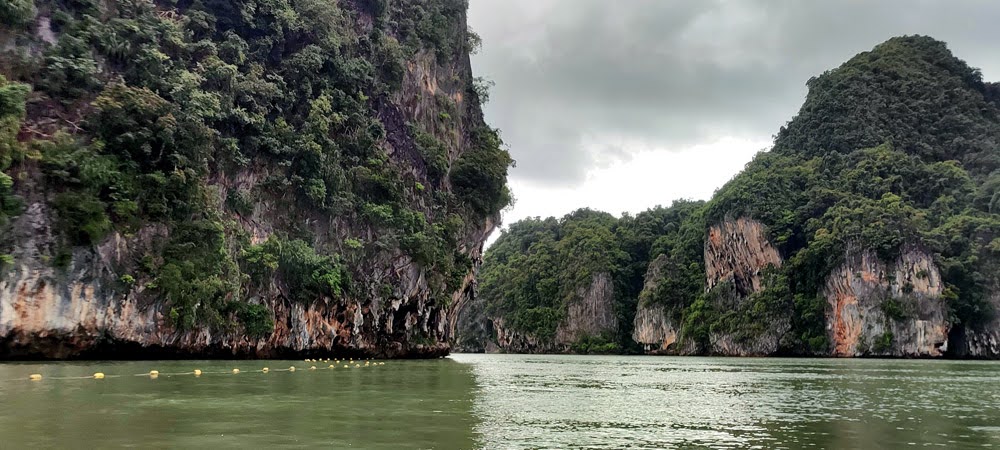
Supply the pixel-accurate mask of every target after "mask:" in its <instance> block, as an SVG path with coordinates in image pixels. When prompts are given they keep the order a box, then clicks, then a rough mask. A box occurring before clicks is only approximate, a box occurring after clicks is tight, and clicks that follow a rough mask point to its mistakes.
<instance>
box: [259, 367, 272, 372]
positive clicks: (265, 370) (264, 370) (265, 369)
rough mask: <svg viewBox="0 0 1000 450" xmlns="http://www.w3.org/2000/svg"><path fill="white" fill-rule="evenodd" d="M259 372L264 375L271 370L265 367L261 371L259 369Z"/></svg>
mask: <svg viewBox="0 0 1000 450" xmlns="http://www.w3.org/2000/svg"><path fill="white" fill-rule="evenodd" d="M260 371H261V372H264V373H268V372H270V371H271V369H268V368H267V367H265V368H263V369H260Z"/></svg>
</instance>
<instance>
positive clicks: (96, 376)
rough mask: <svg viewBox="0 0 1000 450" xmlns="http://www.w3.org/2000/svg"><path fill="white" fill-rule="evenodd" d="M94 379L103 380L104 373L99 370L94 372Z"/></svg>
mask: <svg viewBox="0 0 1000 450" xmlns="http://www.w3.org/2000/svg"><path fill="white" fill-rule="evenodd" d="M94 379H95V380H103V379H104V374H103V373H101V372H97V373H95V374H94Z"/></svg>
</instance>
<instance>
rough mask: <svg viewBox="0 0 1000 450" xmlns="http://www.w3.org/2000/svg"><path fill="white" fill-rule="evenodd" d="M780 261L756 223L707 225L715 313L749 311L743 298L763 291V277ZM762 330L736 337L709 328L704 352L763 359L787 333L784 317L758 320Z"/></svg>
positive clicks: (708, 266) (746, 220) (710, 289)
mask: <svg viewBox="0 0 1000 450" xmlns="http://www.w3.org/2000/svg"><path fill="white" fill-rule="evenodd" d="M781 264H782V259H781V255H779V254H778V251H777V249H775V248H774V246H772V245H771V242H770V240H769V239H768V237H767V233H766V229H765V227H764V225H763V224H761V223H760V222H758V221H756V220H753V219H750V218H746V217H741V218H739V219H736V220H726V221H723V222H721V223H719V224H717V225H713V226H711V227H709V229H708V234H707V237H706V239H705V275H706V280H705V281H706V286H707V287H708V292H709V294H711V295H709V298H710V301H711V302H712V303H713V304H712V306H713V307H714V308H716V309H719V310H741V309H746V308H749V307H750V305H748V304H747V299H748V298H749V297H750V296H751V295H752V294H754V293H757V292H759V291H760V290H761V289H763V288H764V282H763V274H764V271H765V270H766V269H768V268H769V267H775V268H777V267H781ZM757 320H758V321H759V322H760V323H761V327H760V328H761V332H760V333H759V334H757V335H754V336H736V335H734V333H733V332H731V331H724V330H711V331H710V332H709V346H708V348H707V349H704V350H703V351H704V352H707V353H709V354H717V355H725V356H766V355H770V354H773V353H775V352H776V351H777V350H778V345H779V342H780V340H781V337H782V336H783V335H784V334H785V333H786V332H787V331H788V328H789V324H788V319H787V318H786V317H781V316H777V315H763V316H760V315H759V317H757Z"/></svg>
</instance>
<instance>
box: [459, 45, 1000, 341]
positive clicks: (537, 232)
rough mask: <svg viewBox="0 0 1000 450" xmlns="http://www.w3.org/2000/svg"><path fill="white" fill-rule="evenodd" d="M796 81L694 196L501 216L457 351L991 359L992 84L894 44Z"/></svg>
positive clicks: (994, 279)
mask: <svg viewBox="0 0 1000 450" xmlns="http://www.w3.org/2000/svg"><path fill="white" fill-rule="evenodd" d="M808 87H809V94H808V97H807V98H806V101H805V104H804V105H803V106H802V108H801V110H800V111H799V114H798V115H797V116H796V117H795V118H793V119H792V120H791V121H790V122H788V124H787V125H786V126H784V127H782V128H781V129H780V130H779V131H778V133H777V136H776V138H775V141H774V146H773V148H771V149H770V150H769V151H765V152H762V153H760V154H758V155H757V157H756V158H754V160H753V161H752V162H751V163H749V164H748V165H747V167H746V169H745V170H744V171H743V172H742V173H740V174H739V175H737V176H736V177H735V178H733V179H732V180H731V181H730V182H729V183H727V184H726V185H725V186H723V187H722V188H720V189H719V190H718V191H717V192H716V194H715V196H714V197H713V198H712V199H711V200H710V201H708V202H693V201H683V200H681V201H675V202H674V203H673V204H672V206H670V207H668V208H662V207H657V208H654V209H650V210H648V211H645V212H643V213H641V214H637V215H635V216H629V215H626V216H625V217H622V218H620V219H617V218H615V217H614V216H611V215H610V214H607V213H602V212H597V211H592V210H586V209H585V210H579V211H576V212H574V213H572V214H569V215H567V216H565V217H563V218H561V219H556V218H551V217H550V218H548V219H541V218H535V219H528V220H524V221H521V222H518V223H515V224H512V225H511V226H510V227H509V228H508V229H507V230H504V232H503V234H502V235H501V236H500V238H499V240H497V242H496V243H495V244H494V245H493V246H492V247H490V248H489V250H488V251H487V253H486V256H485V262H484V265H483V268H482V271H481V273H480V276H479V296H478V298H476V300H475V301H474V302H472V303H469V304H467V306H466V307H465V308H463V309H462V311H461V312H460V314H459V331H458V341H457V343H458V347H459V348H460V349H462V350H464V351H499V352H518V353H521V352H524V353H564V352H571V353H642V352H645V353H653V354H677V355H726V356H778V355H780V356H839V357H906V358H938V357H959V358H997V357H1000V316H998V315H997V312H998V311H1000V270H998V269H1000V266H998V263H1000V191H998V187H1000V171H998V170H997V169H998V168H1000V84H996V83H986V82H984V81H983V80H982V76H981V74H980V72H979V71H978V70H976V69H973V68H971V67H969V65H967V64H966V63H965V62H963V61H961V60H959V59H958V58H956V57H954V56H953V55H952V54H951V52H950V51H949V50H948V48H947V47H946V45H945V43H943V42H939V41H936V40H934V39H932V38H929V37H923V36H904V37H898V38H893V39H890V40H889V41H887V42H885V43H882V44H880V45H878V46H876V47H875V48H874V49H873V50H872V51H869V52H864V53H861V54H859V55H857V56H855V57H854V58H852V59H851V60H850V61H848V62H846V63H845V64H844V65H842V66H841V67H839V68H837V69H834V70H830V71H828V72H826V73H824V74H822V75H820V76H818V77H816V78H813V79H811V80H809V82H808Z"/></svg>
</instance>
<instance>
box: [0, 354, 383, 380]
mask: <svg viewBox="0 0 1000 450" xmlns="http://www.w3.org/2000/svg"><path fill="white" fill-rule="evenodd" d="M305 362H319V363H329V365H327V366H326V367H322V366H320V367H317V366H316V365H311V366H309V367H307V368H306V369H307V370H308V371H310V372H312V371H318V370H343V369H358V368H362V367H378V366H384V365H385V362H384V361H370V360H367V359H366V360H364V363H365V364H364V365H361V362H362V360H360V359H359V360H358V361H354V358H350V359H348V360H346V361H345V360H340V359H334V360H331V359H329V358H327V359H306V360H305ZM340 364H343V369H339V366H340ZM295 371H296V367H295V366H289V367H288V368H285V369H271V368H268V367H263V368H261V369H256V370H250V371H248V372H246V373H256V374H262V375H263V374H268V373H270V372H295ZM242 373H244V372H243V371H242V369H239V368H233V369H232V370H230V371H220V372H204V371H202V370H201V369H194V370H192V371H190V372H169V373H160V371H158V370H155V369H154V370H150V371H149V372H145V373H136V374H132V375H131V376H133V377H148V378H150V379H157V378H159V377H160V376H161V375H162V376H164V377H178V376H186V375H193V376H195V377H200V376H202V375H238V374H242ZM126 376H129V375H120V374H119V375H114V374H111V375H108V374H105V373H104V372H94V373H93V374H92V375H84V376H76V377H51V378H49V377H45V376H43V374H40V373H33V374H31V375H28V377H27V378H13V379H8V380H0V382H3V383H9V382H14V381H37V382H41V381H46V380H55V381H67V380H104V379H108V378H122V377H126Z"/></svg>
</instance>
